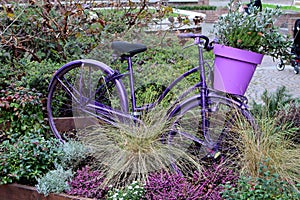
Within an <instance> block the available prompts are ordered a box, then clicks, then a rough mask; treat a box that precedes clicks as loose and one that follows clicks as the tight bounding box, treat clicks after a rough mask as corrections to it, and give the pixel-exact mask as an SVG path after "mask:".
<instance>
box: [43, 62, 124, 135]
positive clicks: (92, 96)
mask: <svg viewBox="0 0 300 200" xmlns="http://www.w3.org/2000/svg"><path fill="white" fill-rule="evenodd" d="M113 73H114V71H113V70H112V69H111V68H109V67H108V66H107V65H105V64H103V63H101V62H98V61H95V60H76V61H72V62H70V63H67V64H66V65H64V66H63V67H61V68H60V69H59V70H58V71H57V72H56V73H55V74H54V76H53V78H52V80H51V82H50V85H49V92H48V99H47V112H48V120H49V125H50V127H51V130H52V132H53V133H54V135H55V136H56V137H57V138H58V139H60V140H61V141H64V140H67V138H69V137H74V136H75V135H74V134H76V132H77V131H79V130H82V129H86V128H87V127H89V126H92V125H95V124H99V123H102V122H103V121H105V120H108V116H109V112H110V111H112V110H114V111H118V112H127V111H128V102H127V96H126V91H125V88H124V85H123V83H122V82H121V80H118V79H112V78H111V77H112V75H113ZM100 110H101V111H100Z"/></svg>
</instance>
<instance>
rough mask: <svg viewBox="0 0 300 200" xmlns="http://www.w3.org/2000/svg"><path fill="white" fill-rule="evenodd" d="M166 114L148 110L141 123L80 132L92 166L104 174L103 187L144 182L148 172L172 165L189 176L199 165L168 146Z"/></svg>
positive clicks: (183, 153)
mask: <svg viewBox="0 0 300 200" xmlns="http://www.w3.org/2000/svg"><path fill="white" fill-rule="evenodd" d="M165 113H166V111H165V110H164V109H162V110H160V111H157V110H155V111H151V112H150V113H148V114H147V116H143V117H144V119H143V123H140V124H137V123H139V122H137V121H135V122H134V121H132V122H131V123H128V122H127V123H122V122H118V123H116V124H115V126H110V125H103V124H102V125H101V126H97V127H95V129H94V131H92V132H88V133H82V135H81V136H80V139H81V141H82V142H83V143H84V144H86V145H88V146H89V147H91V149H92V151H93V157H95V164H96V167H97V168H99V170H101V171H102V172H103V173H104V174H105V175H106V183H105V184H106V185H113V186H124V185H127V184H130V183H132V182H133V181H138V182H145V181H146V180H147V176H148V174H149V173H151V172H154V171H157V170H162V169H163V170H165V171H168V172H169V171H174V169H175V168H174V166H175V165H176V168H178V169H180V170H181V171H183V172H185V173H186V174H192V171H189V170H194V169H197V170H199V171H200V169H201V165H200V164H199V163H198V162H196V161H195V160H194V159H193V157H192V156H191V155H189V154H188V153H187V152H186V151H185V149H179V148H176V147H175V146H171V145H168V143H167V134H168V131H169V128H168V127H169V123H170V122H168V121H167V120H166V118H165V117H162V116H165Z"/></svg>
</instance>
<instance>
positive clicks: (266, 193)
mask: <svg viewBox="0 0 300 200" xmlns="http://www.w3.org/2000/svg"><path fill="white" fill-rule="evenodd" d="M259 173H260V176H261V177H258V178H255V179H254V178H252V177H245V176H241V177H240V179H239V180H238V184H237V186H236V187H232V186H230V185H225V188H224V191H223V192H222V197H223V198H225V199H240V200H248V199H253V200H254V199H255V200H257V199H270V200H271V199H282V200H290V199H299V198H300V193H299V192H298V191H297V189H295V188H294V187H293V185H292V184H291V183H288V182H286V181H284V180H283V179H282V177H279V175H278V174H276V173H272V172H271V171H270V170H269V169H268V168H267V167H266V166H265V165H264V164H260V168H259ZM296 187H298V190H299V189H300V187H299V185H296Z"/></svg>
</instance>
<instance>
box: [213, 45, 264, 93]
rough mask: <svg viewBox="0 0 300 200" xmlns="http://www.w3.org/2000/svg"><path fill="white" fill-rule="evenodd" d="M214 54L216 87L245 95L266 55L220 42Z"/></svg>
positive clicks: (215, 47)
mask: <svg viewBox="0 0 300 200" xmlns="http://www.w3.org/2000/svg"><path fill="white" fill-rule="evenodd" d="M214 54H215V63H214V85H213V87H214V89H216V90H220V91H223V92H227V93H231V94H239V95H244V94H245V92H246V90H247V87H248V85H249V83H250V81H251V78H252V76H253V74H254V71H255V69H256V66H257V65H258V64H261V61H262V59H263V56H264V55H263V54H259V53H255V52H251V51H248V50H242V49H237V48H233V47H228V46H224V45H219V44H216V45H215V46H214Z"/></svg>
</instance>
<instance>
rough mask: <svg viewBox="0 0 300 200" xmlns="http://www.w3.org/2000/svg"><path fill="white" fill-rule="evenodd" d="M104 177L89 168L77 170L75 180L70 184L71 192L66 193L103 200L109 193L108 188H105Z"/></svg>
mask: <svg viewBox="0 0 300 200" xmlns="http://www.w3.org/2000/svg"><path fill="white" fill-rule="evenodd" d="M103 182H104V176H103V174H102V173H100V172H99V171H98V170H95V171H92V170H91V169H90V168H89V167H88V166H85V167H83V168H82V169H79V170H77V172H76V174H75V176H74V177H73V179H72V180H71V181H70V182H69V185H70V190H67V191H66V192H67V193H68V194H71V195H78V196H81V197H88V198H97V199H102V198H103V197H104V196H105V195H106V193H107V190H108V189H107V187H105V188H103Z"/></svg>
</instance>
